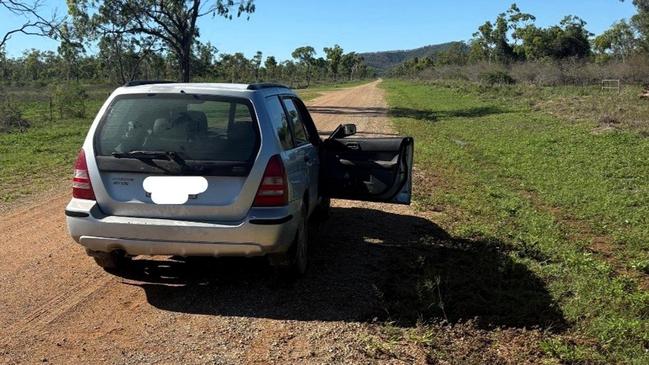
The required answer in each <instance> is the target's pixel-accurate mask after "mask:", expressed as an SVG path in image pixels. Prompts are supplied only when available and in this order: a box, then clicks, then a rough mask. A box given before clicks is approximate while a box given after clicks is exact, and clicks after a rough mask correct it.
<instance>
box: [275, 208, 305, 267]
mask: <svg viewBox="0 0 649 365" xmlns="http://www.w3.org/2000/svg"><path fill="white" fill-rule="evenodd" d="M306 214H307V213H306V206H305V207H304V208H303V209H302V214H301V215H302V216H301V217H300V218H301V219H300V225H299V227H298V230H297V233H296V234H295V239H294V240H293V243H292V244H291V246H290V247H289V249H288V251H286V252H285V253H281V254H273V255H270V256H269V259H270V264H271V265H272V266H275V267H276V268H277V269H279V270H280V271H281V272H282V273H283V274H288V275H289V276H293V277H298V276H302V275H303V274H304V273H305V272H306V269H307V263H308V259H307V257H308V246H309V225H308V222H307V218H306Z"/></svg>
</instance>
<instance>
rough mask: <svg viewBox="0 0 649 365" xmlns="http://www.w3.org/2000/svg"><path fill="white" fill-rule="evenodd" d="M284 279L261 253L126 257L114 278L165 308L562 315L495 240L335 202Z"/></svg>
mask: <svg viewBox="0 0 649 365" xmlns="http://www.w3.org/2000/svg"><path fill="white" fill-rule="evenodd" d="M316 235H317V238H316V239H314V240H313V241H314V243H313V245H312V247H311V250H310V260H311V261H310V269H309V271H308V273H307V274H306V275H305V276H304V277H303V278H301V279H299V280H296V281H290V280H287V279H286V278H284V277H282V276H281V275H277V274H276V273H275V271H274V270H272V269H271V268H270V267H268V265H266V263H265V261H264V260H263V259H213V258H204V259H190V260H184V259H168V260H163V261H160V260H151V259H137V260H134V262H133V264H132V265H131V268H130V269H128V270H125V271H122V272H120V273H118V274H117V275H119V276H121V277H123V278H125V279H128V280H125V282H126V283H128V284H131V285H138V286H141V287H142V288H143V289H144V290H145V292H146V297H147V300H148V302H149V303H150V304H151V305H153V306H155V307H157V308H159V309H163V310H168V311H175V312H184V313H194V314H208V315H220V316H249V317H261V318H273V319H289V320H320V321H358V322H364V321H374V320H377V319H378V320H390V321H394V323H395V324H397V325H399V326H414V325H415V324H416V322H417V321H418V320H424V321H434V320H447V321H449V322H451V323H453V322H457V321H461V320H468V319H476V323H478V324H479V325H481V326H485V327H491V326H509V327H527V328H529V327H539V328H543V329H545V330H558V329H560V328H563V327H564V324H565V321H564V319H563V316H562V314H561V312H560V311H559V310H558V309H557V306H556V305H555V303H554V302H553V301H552V298H551V297H550V295H549V294H548V292H547V290H546V288H545V285H544V284H543V282H542V281H541V280H540V279H539V278H538V277H537V276H535V274H534V273H532V272H531V271H529V270H528V269H527V268H526V266H524V265H522V264H519V263H516V262H514V261H513V260H512V259H511V258H510V257H509V256H508V255H507V254H506V253H505V252H504V251H503V250H504V248H503V245H501V244H500V243H498V242H481V241H467V240H463V239H458V238H454V237H451V236H450V235H449V234H448V233H446V232H445V231H444V230H443V229H441V228H440V227H439V226H437V225H436V224H434V223H433V222H431V221H429V220H426V219H423V218H420V217H415V216H409V215H398V214H392V213H387V212H384V211H379V210H374V209H362V208H334V209H332V214H331V218H330V219H329V220H328V221H326V222H325V223H323V224H321V225H320V227H319V228H318V231H317V233H313V234H312V236H316Z"/></svg>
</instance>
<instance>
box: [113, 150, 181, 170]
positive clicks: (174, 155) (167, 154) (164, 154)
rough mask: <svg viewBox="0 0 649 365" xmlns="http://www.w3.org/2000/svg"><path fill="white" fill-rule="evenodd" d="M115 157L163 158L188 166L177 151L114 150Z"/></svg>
mask: <svg viewBox="0 0 649 365" xmlns="http://www.w3.org/2000/svg"><path fill="white" fill-rule="evenodd" d="M112 155H113V157H115V158H135V159H138V160H153V159H157V160H158V159H163V160H169V161H174V162H175V163H177V164H178V165H179V166H181V167H183V168H186V167H187V163H186V162H185V160H183V159H182V157H180V155H178V152H175V151H129V152H113V153H112Z"/></svg>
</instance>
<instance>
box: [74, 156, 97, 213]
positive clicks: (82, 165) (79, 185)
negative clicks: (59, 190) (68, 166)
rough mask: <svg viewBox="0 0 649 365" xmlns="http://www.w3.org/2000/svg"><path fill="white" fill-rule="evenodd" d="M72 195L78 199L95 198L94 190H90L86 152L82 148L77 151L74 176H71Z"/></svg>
mask: <svg viewBox="0 0 649 365" xmlns="http://www.w3.org/2000/svg"><path fill="white" fill-rule="evenodd" d="M72 196H73V197H74V198H78V199H88V200H95V192H94V191H93V190H92V184H91V183H90V175H89V174H88V164H86V154H85V152H83V149H82V150H81V151H79V155H78V156H77V161H76V162H75V163H74V177H73V178H72Z"/></svg>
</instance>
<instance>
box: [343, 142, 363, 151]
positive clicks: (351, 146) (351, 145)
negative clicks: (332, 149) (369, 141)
mask: <svg viewBox="0 0 649 365" xmlns="http://www.w3.org/2000/svg"><path fill="white" fill-rule="evenodd" d="M345 147H347V148H349V149H350V150H354V151H358V150H360V149H361V145H360V144H358V143H356V142H349V143H345Z"/></svg>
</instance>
